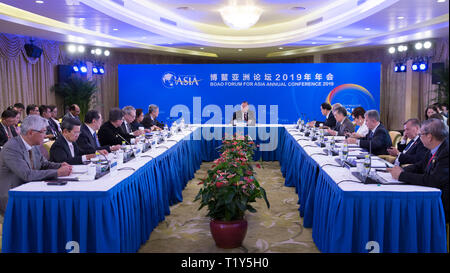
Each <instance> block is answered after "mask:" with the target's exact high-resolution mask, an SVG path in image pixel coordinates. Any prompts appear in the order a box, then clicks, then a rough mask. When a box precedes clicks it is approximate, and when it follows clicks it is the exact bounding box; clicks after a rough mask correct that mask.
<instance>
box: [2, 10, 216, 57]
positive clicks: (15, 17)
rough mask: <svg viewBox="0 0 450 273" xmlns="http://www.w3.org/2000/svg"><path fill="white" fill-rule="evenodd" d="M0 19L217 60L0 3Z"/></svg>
mask: <svg viewBox="0 0 450 273" xmlns="http://www.w3.org/2000/svg"><path fill="white" fill-rule="evenodd" d="M0 19H1V20H5V21H9V22H12V23H17V24H21V25H25V26H28V27H33V28H36V29H41V30H45V31H49V32H54V33H59V34H64V35H73V36H77V35H81V36H82V38H83V39H85V40H87V41H94V40H101V41H102V42H110V43H114V44H115V45H121V46H129V47H136V48H143V49H150V50H155V51H162V52H169V53H175V54H184V55H193V56H201V57H213V58H217V54H214V53H208V52H203V51H195V50H186V49H179V48H173V47H164V46H157V45H152V44H148V43H142V42H137V41H132V40H128V39H122V38H119V37H115V36H111V35H107V34H104V33H100V32H95V31H91V30H87V29H84V28H81V27H77V26H73V25H69V24H66V23H63V22H61V21H57V20H54V19H51V18H48V17H44V16H41V15H38V14H35V13H31V12H28V11H25V10H22V9H19V8H16V7H13V6H9V5H6V4H3V3H0Z"/></svg>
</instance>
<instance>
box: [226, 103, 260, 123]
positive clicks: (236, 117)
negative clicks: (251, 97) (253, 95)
mask: <svg viewBox="0 0 450 273" xmlns="http://www.w3.org/2000/svg"><path fill="white" fill-rule="evenodd" d="M234 121H238V122H245V123H246V124H247V125H249V126H255V125H256V116H255V112H254V111H252V110H249V105H248V102H247V101H243V102H242V103H241V110H239V111H236V112H234V113H233V118H232V119H231V122H232V123H233V124H234Z"/></svg>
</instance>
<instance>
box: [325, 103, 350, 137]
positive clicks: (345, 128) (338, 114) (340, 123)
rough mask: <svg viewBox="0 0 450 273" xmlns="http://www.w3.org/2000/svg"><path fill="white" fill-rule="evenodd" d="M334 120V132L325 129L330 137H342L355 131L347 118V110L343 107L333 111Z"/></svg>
mask: <svg viewBox="0 0 450 273" xmlns="http://www.w3.org/2000/svg"><path fill="white" fill-rule="evenodd" d="M333 115H334V118H335V119H336V126H335V127H334V130H332V129H327V132H328V134H329V135H331V136H344V135H345V134H348V133H353V132H354V131H355V126H353V123H352V122H351V121H350V120H349V119H348V118H347V110H346V109H345V108H344V107H337V108H336V109H335V110H334V111H333Z"/></svg>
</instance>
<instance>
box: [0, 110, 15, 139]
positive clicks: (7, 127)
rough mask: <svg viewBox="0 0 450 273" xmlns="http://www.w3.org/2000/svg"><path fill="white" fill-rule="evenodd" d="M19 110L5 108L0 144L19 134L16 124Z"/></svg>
mask: <svg viewBox="0 0 450 273" xmlns="http://www.w3.org/2000/svg"><path fill="white" fill-rule="evenodd" d="M16 117H17V112H16V111H14V110H5V111H3V113H2V122H1V125H0V146H3V145H5V143H6V142H7V141H8V140H10V139H11V138H13V137H16V136H17V133H16V129H15V128H14V125H15V123H16Z"/></svg>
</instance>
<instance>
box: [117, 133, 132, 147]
mask: <svg viewBox="0 0 450 273" xmlns="http://www.w3.org/2000/svg"><path fill="white" fill-rule="evenodd" d="M116 137H119V138H121V139H122V140H123V141H125V142H126V143H127V144H128V145H130V146H131V143H130V142H129V141H128V140H126V139H125V138H124V137H123V136H121V135H120V134H116Z"/></svg>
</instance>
